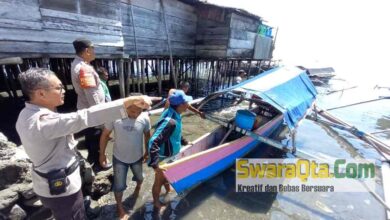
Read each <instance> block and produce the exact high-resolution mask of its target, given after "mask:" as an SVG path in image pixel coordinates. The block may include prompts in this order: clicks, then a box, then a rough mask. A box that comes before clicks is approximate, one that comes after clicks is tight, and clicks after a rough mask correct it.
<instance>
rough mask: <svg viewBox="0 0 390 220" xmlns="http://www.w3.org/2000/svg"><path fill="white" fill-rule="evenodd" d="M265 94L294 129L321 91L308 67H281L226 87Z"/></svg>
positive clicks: (260, 95) (265, 97) (264, 96)
mask: <svg viewBox="0 0 390 220" xmlns="http://www.w3.org/2000/svg"><path fill="white" fill-rule="evenodd" d="M231 90H237V91H242V92H246V93H250V94H255V95H257V96H259V97H261V98H262V99H263V100H264V101H265V102H267V103H269V104H271V105H272V106H274V107H275V108H277V109H278V110H279V111H281V112H282V113H283V115H284V121H285V123H286V124H287V125H288V127H289V128H290V129H293V128H295V127H296V126H297V123H298V122H299V121H300V120H301V119H302V117H304V115H305V113H306V111H307V109H308V108H310V107H311V105H312V103H313V101H314V100H315V98H316V95H317V91H316V89H315V87H314V85H313V84H312V82H311V81H310V79H309V77H308V76H307V74H306V71H305V70H301V69H299V68H297V67H278V68H275V69H272V70H269V71H267V72H264V73H262V74H260V75H258V76H256V77H253V78H251V79H249V80H246V81H244V82H242V83H240V84H237V85H235V86H233V87H230V88H228V89H226V91H231Z"/></svg>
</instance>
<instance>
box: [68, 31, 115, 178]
mask: <svg viewBox="0 0 390 220" xmlns="http://www.w3.org/2000/svg"><path fill="white" fill-rule="evenodd" d="M73 47H74V49H75V51H76V57H75V59H74V60H73V62H72V65H71V78H72V84H73V88H74V90H75V92H76V94H77V109H84V108H88V107H91V106H94V105H97V104H99V103H104V102H105V94H104V89H103V87H102V85H101V82H100V78H99V75H98V74H97V73H96V71H95V69H94V68H93V66H91V65H90V62H91V61H93V60H95V49H94V45H93V44H92V42H91V41H90V40H88V39H85V38H79V39H76V40H75V41H73ZM84 132H85V146H86V148H87V150H88V158H87V160H88V162H90V163H91V164H93V167H94V170H95V171H99V170H101V169H108V168H110V167H111V166H112V165H111V164H110V163H108V164H107V165H106V167H100V165H99V139H100V134H101V128H100V127H91V128H87V129H86V130H85V131H84Z"/></svg>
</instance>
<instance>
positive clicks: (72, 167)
mask: <svg viewBox="0 0 390 220" xmlns="http://www.w3.org/2000/svg"><path fill="white" fill-rule="evenodd" d="M77 167H79V160H77V159H76V161H75V162H73V163H72V165H70V167H68V168H66V169H65V173H66V175H67V176H69V175H70V174H72V173H73V172H74V171H75V170H76V169H77ZM34 171H35V173H37V174H38V175H39V176H41V177H43V178H46V179H47V178H49V174H50V173H51V172H53V171H50V172H49V173H41V172H39V171H37V170H36V169H34Z"/></svg>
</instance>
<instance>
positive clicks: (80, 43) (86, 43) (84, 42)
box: [73, 38, 94, 53]
mask: <svg viewBox="0 0 390 220" xmlns="http://www.w3.org/2000/svg"><path fill="white" fill-rule="evenodd" d="M93 46H94V45H93V43H92V42H91V41H90V40H88V39H86V38H77V39H76V40H74V41H73V47H74V49H75V50H76V53H78V52H81V51H83V50H84V49H85V48H88V47H93Z"/></svg>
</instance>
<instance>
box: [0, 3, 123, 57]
mask: <svg viewBox="0 0 390 220" xmlns="http://www.w3.org/2000/svg"><path fill="white" fill-rule="evenodd" d="M118 6H119V0H115V1H114V0H96V1H95V0H67V1H63V0H39V1H38V0H11V1H9V0H0V14H1V15H2V16H1V19H0V56H10V55H15V56H17V55H19V56H22V57H41V56H47V55H50V56H51V57H56V56H57V57H68V56H73V54H74V49H73V46H72V42H73V40H74V39H76V38H78V37H87V38H89V39H91V40H92V41H93V42H94V43H95V44H96V45H99V47H97V49H96V53H97V55H98V56H99V57H104V56H110V55H111V56H113V55H114V56H115V55H118V56H121V55H122V54H123V49H122V48H123V37H122V24H121V22H120V9H119V7H118Z"/></svg>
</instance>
